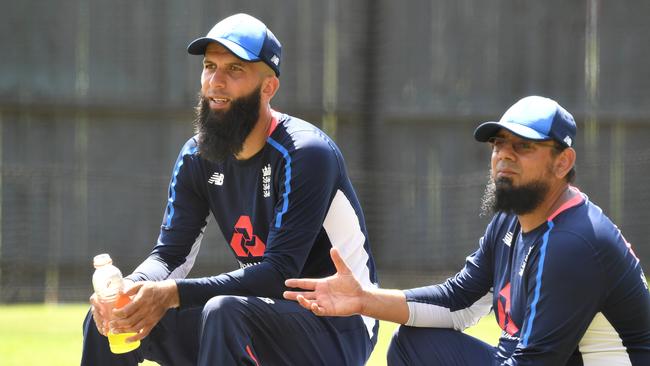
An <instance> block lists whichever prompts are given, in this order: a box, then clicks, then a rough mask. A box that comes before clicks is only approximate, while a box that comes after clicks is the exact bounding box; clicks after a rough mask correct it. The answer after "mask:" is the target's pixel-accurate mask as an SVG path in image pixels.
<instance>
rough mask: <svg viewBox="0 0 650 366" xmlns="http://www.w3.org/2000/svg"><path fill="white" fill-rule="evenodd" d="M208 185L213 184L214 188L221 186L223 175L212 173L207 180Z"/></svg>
mask: <svg viewBox="0 0 650 366" xmlns="http://www.w3.org/2000/svg"><path fill="white" fill-rule="evenodd" d="M208 184H214V185H215V186H221V185H223V174H221V173H214V174H212V176H211V177H210V179H208Z"/></svg>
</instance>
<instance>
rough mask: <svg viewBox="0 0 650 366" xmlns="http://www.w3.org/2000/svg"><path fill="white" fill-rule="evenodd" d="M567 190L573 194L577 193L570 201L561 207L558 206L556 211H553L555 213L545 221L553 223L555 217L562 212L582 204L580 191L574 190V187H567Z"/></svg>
mask: <svg viewBox="0 0 650 366" xmlns="http://www.w3.org/2000/svg"><path fill="white" fill-rule="evenodd" d="M569 189H571V190H572V191H573V192H574V193H577V194H576V196H575V197H573V198H571V199H570V200H568V201H566V202H564V204H563V205H562V206H560V207H559V208H558V209H557V210H555V212H553V213H552V214H551V216H549V217H548V219H546V221H553V219H554V218H555V216H557V215H559V214H561V213H562V212H564V211H566V210H568V209H570V208H571V207H575V206H578V205H579V204H581V203H582V201H584V200H583V197H582V192H580V190H579V189H578V188H576V187H574V186H569Z"/></svg>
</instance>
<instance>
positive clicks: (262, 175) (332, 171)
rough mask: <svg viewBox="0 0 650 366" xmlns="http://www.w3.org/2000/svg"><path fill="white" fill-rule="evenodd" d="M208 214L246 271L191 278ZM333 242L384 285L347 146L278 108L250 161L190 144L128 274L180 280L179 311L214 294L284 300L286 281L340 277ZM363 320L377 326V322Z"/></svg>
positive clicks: (369, 279)
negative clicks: (151, 243) (211, 157)
mask: <svg viewBox="0 0 650 366" xmlns="http://www.w3.org/2000/svg"><path fill="white" fill-rule="evenodd" d="M210 213H212V215H213V216H214V217H215V219H216V221H217V223H218V225H219V228H220V229H221V232H222V233H223V236H224V237H225V239H226V242H227V243H228V244H229V245H228V249H229V250H230V251H231V252H232V254H233V255H234V257H235V258H236V259H237V260H238V262H239V267H240V268H239V269H237V270H234V271H232V272H228V273H223V274H219V275H216V276H213V277H206V278H195V279H186V278H185V277H186V276H187V274H188V272H189V270H190V268H191V267H192V265H193V263H194V260H195V257H196V255H197V254H198V249H199V245H200V241H201V238H202V236H203V231H204V228H205V226H206V224H207V219H208V216H209V214H210ZM332 246H335V247H337V248H338V249H339V251H340V253H341V255H342V257H343V259H344V260H345V262H346V264H347V265H348V266H349V267H350V268H351V270H352V271H353V272H354V274H355V276H356V278H358V279H359V281H360V282H361V283H362V285H364V286H371V287H373V286H376V285H377V279H376V273H375V265H374V260H373V258H372V254H371V252H370V247H369V243H368V235H367V231H366V225H365V221H364V217H363V213H362V210H361V206H360V205H359V201H358V199H357V197H356V194H355V192H354V190H353V188H352V184H351V183H350V180H349V178H348V175H347V172H346V167H345V163H344V160H343V157H342V155H341V152H340V151H339V149H338V147H337V146H336V145H335V144H334V142H333V141H332V140H331V139H330V138H329V137H328V136H327V135H325V133H323V132H322V131H320V130H319V129H318V128H316V127H314V126H313V125H311V124H309V123H307V122H305V121H302V120H300V119H297V118H295V117H291V116H289V115H286V114H279V113H276V112H274V118H273V121H272V128H271V133H270V135H269V136H268V138H267V140H266V145H265V146H264V147H263V148H262V150H261V151H259V152H258V153H257V154H256V155H254V156H253V157H251V158H250V159H247V160H243V161H238V160H236V159H235V158H234V157H230V158H228V159H226V160H225V161H224V162H223V163H213V162H210V161H208V160H206V159H203V158H201V157H200V156H199V155H198V153H197V142H196V137H193V138H191V139H190V140H189V141H187V143H186V144H185V146H184V147H183V148H182V151H181V153H180V154H179V156H178V160H177V161H176V164H175V166H174V170H173V175H172V179H171V183H170V186H169V198H168V204H167V209H166V210H165V215H164V218H163V223H162V226H161V231H160V235H159V238H158V243H157V245H156V246H155V248H154V249H153V251H152V252H151V254H150V255H149V257H148V258H147V259H146V260H145V261H144V262H143V263H142V264H141V265H140V266H139V267H138V268H137V269H136V270H135V271H134V273H133V274H132V275H130V276H129V277H130V278H131V279H134V280H162V279H166V278H175V279H176V282H177V285H178V291H179V296H180V302H181V306H182V307H187V306H196V305H203V304H205V303H206V302H207V301H208V300H209V299H210V298H212V297H214V296H216V295H252V296H264V297H274V298H282V292H283V291H284V290H285V289H286V288H285V286H284V281H285V279H287V278H296V277H324V276H329V275H332V274H334V273H335V268H334V264H333V263H332V261H331V259H330V256H329V250H330V248H332ZM364 320H366V323H367V325H368V326H369V330H370V329H371V328H372V327H374V325H375V322H374V320H369V319H364Z"/></svg>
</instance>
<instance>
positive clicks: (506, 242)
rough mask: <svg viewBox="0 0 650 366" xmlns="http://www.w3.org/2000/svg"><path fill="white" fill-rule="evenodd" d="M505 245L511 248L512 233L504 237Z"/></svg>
mask: <svg viewBox="0 0 650 366" xmlns="http://www.w3.org/2000/svg"><path fill="white" fill-rule="evenodd" d="M503 243H504V244H505V245H507V246H510V243H512V232H510V231H508V233H507V234H506V235H505V236H504V237H503Z"/></svg>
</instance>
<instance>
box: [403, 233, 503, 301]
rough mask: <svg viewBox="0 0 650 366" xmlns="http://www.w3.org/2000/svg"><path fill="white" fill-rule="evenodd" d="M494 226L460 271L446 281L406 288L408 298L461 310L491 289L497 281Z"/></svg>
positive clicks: (408, 299)
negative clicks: (493, 241)
mask: <svg viewBox="0 0 650 366" xmlns="http://www.w3.org/2000/svg"><path fill="white" fill-rule="evenodd" d="M491 227H492V225H489V226H488V229H487V231H486V233H485V235H484V236H483V237H482V238H481V239H480V242H479V249H478V250H477V251H476V252H474V253H473V254H472V255H470V256H469V257H467V260H466V262H465V266H464V267H463V269H462V270H461V271H460V272H458V273H457V274H456V275H455V276H454V277H452V278H450V279H448V280H447V281H445V282H444V283H442V284H439V285H433V286H425V287H420V288H415V289H411V290H406V291H405V292H404V293H405V295H406V301H407V302H419V303H425V304H430V305H436V306H440V307H443V308H447V309H449V310H450V311H457V310H462V309H465V308H468V307H470V306H471V305H472V304H474V303H475V302H476V301H477V300H479V299H480V298H481V297H483V296H484V295H485V294H486V293H488V291H490V288H491V287H492V283H493V266H492V262H493V260H492V255H493V252H492V249H491V246H490V242H491V240H489V238H491V237H492V235H493V233H492V232H491Z"/></svg>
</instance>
